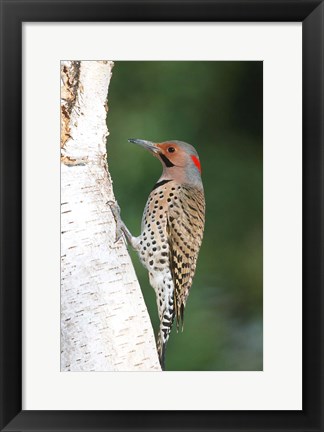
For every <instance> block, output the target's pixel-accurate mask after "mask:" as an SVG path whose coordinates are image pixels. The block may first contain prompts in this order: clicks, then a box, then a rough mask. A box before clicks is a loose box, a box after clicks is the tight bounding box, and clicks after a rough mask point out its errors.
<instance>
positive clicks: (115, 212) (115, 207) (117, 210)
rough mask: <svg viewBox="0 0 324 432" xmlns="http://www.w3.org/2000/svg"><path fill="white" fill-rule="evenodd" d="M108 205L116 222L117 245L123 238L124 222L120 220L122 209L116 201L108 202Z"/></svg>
mask: <svg viewBox="0 0 324 432" xmlns="http://www.w3.org/2000/svg"><path fill="white" fill-rule="evenodd" d="M107 204H108V205H109V207H110V210H111V212H112V214H113V216H114V219H115V222H116V238H115V243H117V242H118V241H119V240H120V239H121V238H122V237H123V230H122V222H121V219H120V207H119V205H118V204H117V202H116V201H108V202H107Z"/></svg>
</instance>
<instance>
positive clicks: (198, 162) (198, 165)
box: [191, 155, 201, 172]
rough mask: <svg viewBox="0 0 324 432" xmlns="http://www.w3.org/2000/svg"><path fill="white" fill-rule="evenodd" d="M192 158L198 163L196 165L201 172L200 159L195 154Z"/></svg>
mask: <svg viewBox="0 0 324 432" xmlns="http://www.w3.org/2000/svg"><path fill="white" fill-rule="evenodd" d="M191 159H192V161H193V163H194V164H195V165H196V167H197V168H198V169H199V172H201V165H200V161H199V159H198V158H197V157H196V156H194V155H191Z"/></svg>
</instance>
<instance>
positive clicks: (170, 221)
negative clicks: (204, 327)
mask: <svg viewBox="0 0 324 432" xmlns="http://www.w3.org/2000/svg"><path fill="white" fill-rule="evenodd" d="M128 141H129V142H131V143H134V144H137V145H139V146H141V147H143V148H144V149H146V150H148V151H149V152H150V153H151V154H152V155H153V156H154V157H156V158H157V159H159V160H160V162H161V164H162V168H163V169H162V174H161V176H160V178H159V179H158V181H157V182H156V184H155V185H154V187H153V189H152V191H151V193H150V194H149V197H148V200H147V203H146V206H145V208H144V213H143V217H142V223H141V234H140V235H139V236H138V237H134V236H133V235H132V234H131V233H130V231H129V230H128V228H127V226H126V225H125V224H124V222H123V221H122V219H121V215H120V208H119V206H118V204H117V203H116V202H114V201H110V202H109V205H110V208H111V210H112V213H113V216H114V218H115V221H116V241H118V240H119V239H120V238H121V237H123V236H124V238H125V239H126V242H128V243H129V244H130V245H131V247H132V248H133V249H135V251H137V253H138V255H139V258H140V261H141V262H142V264H143V265H144V267H145V268H146V269H147V271H148V275H149V282H150V285H151V286H152V287H153V289H154V291H155V294H156V302H157V309H158V315H159V321H160V325H159V330H158V335H157V352H158V356H159V361H160V365H161V369H162V370H165V352H166V345H167V342H168V339H169V336H170V332H171V328H172V325H173V322H174V319H176V322H177V331H179V328H180V327H181V330H183V322H184V310H185V306H186V302H187V299H188V295H189V290H190V288H191V286H192V282H193V277H194V274H195V270H196V264H197V259H198V253H199V250H200V247H201V244H202V239H203V232H204V225H205V197H204V189H203V184H202V179H201V164H200V160H199V156H198V153H197V151H196V150H195V148H194V147H193V146H192V145H190V144H188V143H186V142H183V141H177V140H172V141H164V142H161V143H155V142H152V141H147V140H142V139H133V138H130V139H129V140H128Z"/></svg>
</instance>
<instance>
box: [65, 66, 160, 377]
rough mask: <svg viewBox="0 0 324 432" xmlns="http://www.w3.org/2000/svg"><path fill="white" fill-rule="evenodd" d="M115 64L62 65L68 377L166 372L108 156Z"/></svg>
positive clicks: (66, 356)
mask: <svg viewBox="0 0 324 432" xmlns="http://www.w3.org/2000/svg"><path fill="white" fill-rule="evenodd" d="M112 67H113V63H112V62H109V61H81V62H76V61H65V62H62V63H61V77H62V80H61V90H62V92H61V371H135V370H138V371H140V370H142V371H143V370H147V371H150V370H152V371H158V370H160V366H159V361H158V356H157V352H156V348H155V339H154V335H153V329H152V326H151V322H150V318H149V315H148V312H147V309H146V306H145V303H144V299H143V296H142V293H141V290H140V286H139V284H138V281H137V278H136V274H135V271H134V268H133V266H132V263H131V260H130V257H129V255H128V252H127V249H126V246H125V243H124V240H123V239H121V240H119V241H118V242H117V243H115V228H116V226H115V221H114V219H113V216H112V213H111V210H110V208H109V206H108V205H107V202H108V201H110V200H112V201H114V200H115V198H114V195H113V189H112V181H111V178H110V174H109V171H108V164H107V158H106V138H107V136H108V130H107V126H106V115H107V111H108V104H107V95H108V87H109V82H110V78H111V70H112Z"/></svg>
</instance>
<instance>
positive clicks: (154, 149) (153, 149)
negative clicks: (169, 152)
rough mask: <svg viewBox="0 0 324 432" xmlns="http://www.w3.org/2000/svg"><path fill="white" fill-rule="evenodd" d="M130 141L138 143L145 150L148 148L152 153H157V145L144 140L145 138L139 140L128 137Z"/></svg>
mask: <svg viewBox="0 0 324 432" xmlns="http://www.w3.org/2000/svg"><path fill="white" fill-rule="evenodd" d="M128 141H129V142H131V143H134V144H138V145H140V146H142V147H144V148H145V149H146V150H149V151H150V152H152V153H155V154H157V153H159V148H158V147H157V145H156V144H155V143H153V142H151V141H145V140H141V139H134V138H129V140H128Z"/></svg>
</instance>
